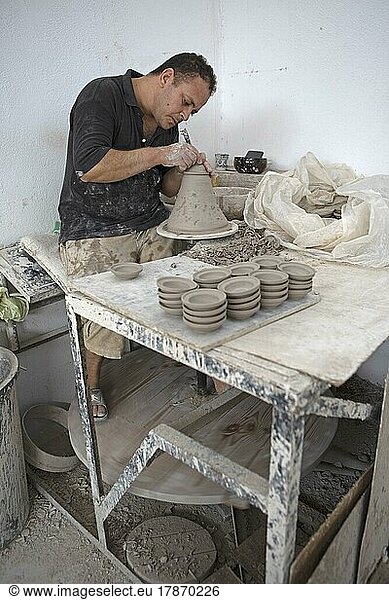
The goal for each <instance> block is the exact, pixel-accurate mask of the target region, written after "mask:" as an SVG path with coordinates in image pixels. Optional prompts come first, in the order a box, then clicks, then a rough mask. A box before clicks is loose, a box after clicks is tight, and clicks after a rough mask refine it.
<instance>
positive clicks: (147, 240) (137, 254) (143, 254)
mask: <svg viewBox="0 0 389 600" xmlns="http://www.w3.org/2000/svg"><path fill="white" fill-rule="evenodd" d="M181 250H182V245H180V243H179V242H178V243H177V240H173V239H168V238H163V237H161V236H160V235H158V233H157V231H156V227H152V228H151V229H146V230H145V231H139V232H135V233H129V234H128V235H119V236H115V237H105V238H89V239H84V240H71V241H69V242H66V243H65V244H61V245H60V256H61V260H62V263H63V265H64V267H65V270H66V272H67V275H68V277H83V276H84V275H93V274H95V273H102V272H103V271H108V270H109V269H110V268H111V267H112V265H114V264H117V263H119V262H127V261H130V262H139V263H144V262H149V261H151V260H157V259H159V258H167V257H168V256H174V255H175V254H177V253H178V252H181ZM83 338H84V344H85V347H86V348H87V349H88V350H89V351H90V352H93V353H94V354H97V355H99V356H105V357H106V358H121V357H122V356H123V354H124V349H125V338H123V337H122V336H121V335H119V334H117V333H114V332H113V331H110V330H109V329H105V328H103V327H101V326H100V325H97V324H96V323H93V322H92V321H87V320H83Z"/></svg>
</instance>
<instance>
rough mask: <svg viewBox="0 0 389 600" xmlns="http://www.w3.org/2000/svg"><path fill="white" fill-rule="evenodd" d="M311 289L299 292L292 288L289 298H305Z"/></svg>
mask: <svg viewBox="0 0 389 600" xmlns="http://www.w3.org/2000/svg"><path fill="white" fill-rule="evenodd" d="M310 291H311V290H301V291H299V292H297V291H294V290H292V291H290V292H289V293H288V298H290V299H291V300H299V299H300V298H304V297H305V296H307V295H308V294H309V292H310Z"/></svg>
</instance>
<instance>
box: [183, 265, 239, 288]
mask: <svg viewBox="0 0 389 600" xmlns="http://www.w3.org/2000/svg"><path fill="white" fill-rule="evenodd" d="M217 272H219V276H218V275H217ZM222 272H223V273H224V274H225V276H224V275H222V277H221V278H220V274H221V273H222ZM208 273H209V274H210V275H212V274H214V275H215V278H208V279H207V278H206V276H207V274H208ZM203 276H204V277H205V279H204V277H203ZM228 277H231V269H230V268H229V267H217V266H215V267H204V268H203V269H199V270H198V271H195V272H194V273H193V275H192V279H193V281H195V282H196V283H198V284H202V283H207V284H211V283H212V284H214V283H221V282H222V281H224V279H227V278H228Z"/></svg>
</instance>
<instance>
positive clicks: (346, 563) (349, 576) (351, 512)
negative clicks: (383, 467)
mask: <svg viewBox="0 0 389 600" xmlns="http://www.w3.org/2000/svg"><path fill="white" fill-rule="evenodd" d="M371 476H372V468H370V469H369V470H368V471H366V472H365V473H364V474H363V475H362V476H361V477H360V478H359V479H358V481H357V482H356V483H355V484H354V485H353V487H352V488H351V490H349V492H348V493H347V494H346V495H345V496H344V498H342V500H341V501H340V502H339V504H338V505H337V506H336V508H335V510H333V512H332V513H331V514H330V515H329V517H328V518H327V519H326V520H325V521H324V523H322V525H321V526H320V528H319V530H318V531H317V532H316V533H315V534H314V535H313V536H312V537H311V539H310V540H309V542H308V544H307V545H306V546H305V547H304V548H303V550H302V551H301V552H300V554H299V555H298V556H297V558H296V560H295V561H294V563H293V564H292V566H291V569H290V579H289V583H307V581H309V580H310V579H311V578H312V581H311V583H355V579H356V573H357V561H358V556H359V549H360V545H361V538H362V532H363V526H364V521H365V515H366V509H367V500H368V494H369V489H370V487H369V486H370V482H371Z"/></svg>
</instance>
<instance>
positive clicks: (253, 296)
mask: <svg viewBox="0 0 389 600" xmlns="http://www.w3.org/2000/svg"><path fill="white" fill-rule="evenodd" d="M260 297H261V292H260V291H259V290H257V291H256V292H254V294H250V295H249V296H243V298H242V297H239V298H231V297H229V298H228V306H230V307H231V308H234V306H240V305H241V304H243V303H246V302H252V301H253V300H258V299H259V298H260Z"/></svg>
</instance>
